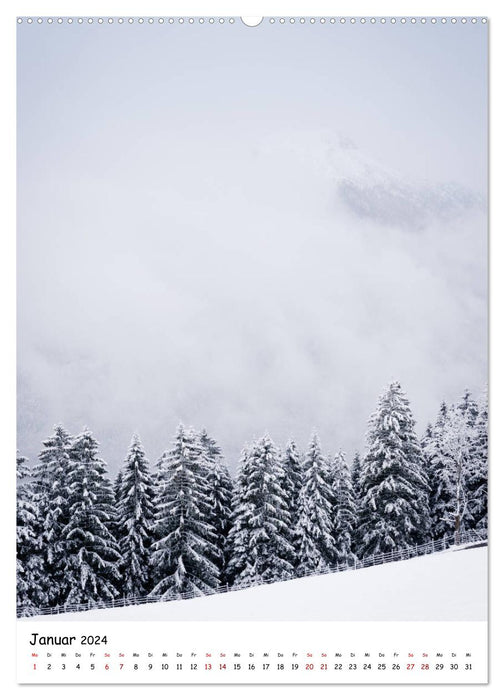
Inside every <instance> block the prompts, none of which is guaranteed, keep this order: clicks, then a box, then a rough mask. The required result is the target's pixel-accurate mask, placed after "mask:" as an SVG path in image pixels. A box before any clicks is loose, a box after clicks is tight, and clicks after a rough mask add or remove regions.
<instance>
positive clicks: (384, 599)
mask: <svg viewBox="0 0 504 700" xmlns="http://www.w3.org/2000/svg"><path fill="white" fill-rule="evenodd" d="M31 619H39V620H42V619H45V620H47V619H50V618H48V617H47V616H44V617H38V618H31ZM54 619H57V620H61V621H65V620H81V621H85V620H96V621H114V620H116V621H123V620H131V621H147V620H148V621H154V622H155V621H167V620H193V621H196V620H197V621H209V620H217V621H232V620H252V621H266V620H270V621H281V620H311V621H319V620H321V621H323V620H341V621H352V620H355V621H358V620H359V621H362V620H369V621H377V620H389V621H405V620H424V621H427V620H438V621H442V620H459V621H469V620H486V619H487V547H478V548H475V549H465V550H458V551H448V552H440V553H437V554H430V555H427V556H423V557H416V558H414V559H409V560H407V561H401V562H394V563H391V564H382V565H380V566H374V567H370V568H367V569H359V570H357V571H353V570H350V571H344V572H341V573H335V574H325V575H321V576H310V577H305V578H301V579H295V580H292V581H284V582H281V583H274V584H270V585H265V586H256V587H254V588H248V589H245V590H242V591H233V592H230V593H221V594H218V595H212V596H207V597H200V598H193V599H190V600H180V601H178V600H177V601H170V602H167V603H150V604H147V605H133V606H128V607H124V608H110V609H104V610H92V611H89V612H80V613H66V614H61V615H58V616H57V617H55V618H54Z"/></svg>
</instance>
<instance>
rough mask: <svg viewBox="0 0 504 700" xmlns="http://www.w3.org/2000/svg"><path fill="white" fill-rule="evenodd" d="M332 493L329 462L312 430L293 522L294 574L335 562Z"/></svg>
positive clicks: (324, 566) (304, 573)
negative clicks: (296, 517) (295, 521)
mask: <svg viewBox="0 0 504 700" xmlns="http://www.w3.org/2000/svg"><path fill="white" fill-rule="evenodd" d="M333 529H334V526H333V492H332V487H331V474H330V470H329V465H328V464H327V462H326V459H325V457H324V456H323V455H322V450H321V447H320V441H319V438H318V435H317V434H316V433H315V432H314V433H313V435H312V437H311V440H310V444H309V445H308V450H307V452H306V454H305V458H304V462H303V483H302V486H301V491H300V494H299V510H298V520H297V523H296V551H297V553H298V557H299V560H298V561H299V564H298V567H297V573H298V575H299V576H304V575H306V574H309V573H313V572H316V571H322V570H324V569H325V568H326V567H328V566H332V565H334V564H335V562H336V543H335V541H334V537H333Z"/></svg>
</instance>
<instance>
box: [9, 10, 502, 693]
mask: <svg viewBox="0 0 504 700" xmlns="http://www.w3.org/2000/svg"><path fill="white" fill-rule="evenodd" d="M378 11H379V13H380V14H383V15H384V16H393V15H397V16H400V15H402V14H409V15H418V16H421V15H432V16H440V15H443V14H444V15H446V16H450V15H455V16H462V15H467V16H470V15H473V14H476V15H477V16H488V17H489V18H490V23H491V24H490V30H491V37H492V38H491V41H490V51H491V65H492V66H493V68H494V70H493V71H492V70H491V71H490V78H491V89H492V99H491V121H492V123H493V124H498V123H504V97H503V93H502V90H501V89H500V88H499V77H500V72H499V71H498V70H496V66H498V65H504V32H503V26H504V8H503V5H502V3H499V4H497V3H495V2H494V0H483V1H481V0H480V1H479V2H477V3H476V2H475V1H472V2H468V1H467V0H459V1H447V0H443V1H442V2H435V1H433V0H429V1H424V2H421V1H418V0H415V2H408V3H407V4H406V3H405V2H404V0H393V1H391V0H383V2H380V3H377V2H376V0H367V1H365V2H364V1H360V0H354V1H352V0H342V1H340V2H338V3H337V5H336V3H335V2H332V1H329V0H312V1H311V2H310V3H308V2H306V1H304V2H300V1H299V0H290V1H286V0H263V1H262V2H261V1H259V0H247V1H243V2H241V1H239V2H237V1H236V0H235V1H233V0H224V1H223V0H219V1H216V2H212V3H209V2H208V0H185V1H184V0H179V1H178V2H171V1H170V0H164V1H162V0H157V1H153V0H144V2H142V3H140V2H138V1H137V0H123V1H122V2H121V1H118V0H107V1H103V2H97V1H96V0H87V1H86V2H84V1H83V0H75V1H74V2H72V4H71V9H70V7H69V4H68V2H67V1H65V0H60V1H59V2H54V1H52V0H48V2H44V3H41V2H40V0H39V1H35V0H32V1H31V2H25V0H21V1H17V0H4V2H3V3H2V5H1V7H0V18H1V20H2V21H1V22H0V58H1V60H0V66H1V68H0V70H1V71H2V78H3V80H2V85H3V86H4V90H3V95H2V96H3V98H4V100H3V102H4V106H3V109H2V110H1V111H0V119H1V126H2V128H1V129H0V139H1V142H0V147H1V149H2V154H3V155H4V158H3V162H2V169H1V174H2V180H1V184H2V192H3V194H4V206H3V207H2V210H1V216H2V223H3V227H2V230H3V231H4V235H3V236H2V249H1V255H0V285H1V287H0V298H1V299H2V320H3V330H4V334H3V335H4V342H3V343H1V344H0V379H1V385H2V387H3V388H4V391H3V397H2V402H1V403H0V425H1V426H2V433H1V435H2V438H3V444H4V447H5V450H6V452H5V453H6V454H9V455H12V456H13V455H14V454H15V434H16V433H15V371H16V362H15V306H14V299H15V272H14V270H15V266H14V261H15V235H14V231H15V179H14V172H15V133H16V119H15V34H14V28H13V27H14V21H15V17H16V16H17V15H24V16H28V15H31V14H33V15H39V14H44V15H51V14H53V15H58V14H62V15H65V14H68V13H69V12H71V14H72V15H76V16H78V15H99V14H109V15H112V16H114V15H118V14H131V15H133V16H134V15H139V14H149V15H153V16H156V15H162V16H166V15H167V14H171V15H173V16H177V15H185V16H187V15H191V14H194V15H204V16H205V15H208V14H216V15H218V14H220V15H223V16H229V15H232V16H238V15H242V16H262V15H282V14H292V15H307V14H311V15H314V16H319V15H332V14H335V13H337V14H339V15H350V14H354V15H357V16H359V15H364V16H371V15H376V14H377V12H378ZM492 153H494V154H497V153H498V154H500V156H501V157H500V158H499V159H497V158H495V157H494V158H493V159H492V158H491V159H490V163H491V175H492V179H491V198H490V201H491V202H492V205H491V209H490V222H491V227H492V230H493V231H494V232H495V231H502V230H504V211H503V204H502V197H501V190H502V186H503V183H504V165H503V158H502V154H503V153H504V134H503V132H502V130H501V131H500V132H499V130H498V129H496V128H495V129H493V131H492ZM492 195H493V196H492ZM5 232H7V233H6V234H5ZM491 250H492V258H491V263H492V264H491V299H492V304H491V307H490V308H491V323H492V336H491V357H502V356H504V330H503V328H502V324H501V323H500V322H499V310H501V309H502V305H503V304H504V275H502V274H499V272H500V268H501V266H502V265H503V264H504V241H503V239H502V236H496V235H493V237H492V241H491ZM496 273H497V274H496ZM491 373H492V375H491V376H492V381H491V395H490V401H491V412H490V422H491V438H492V439H491V459H490V463H491V464H494V465H495V464H497V463H498V462H502V461H503V459H504V447H503V442H502V440H503V437H501V436H502V430H501V431H498V430H497V429H496V426H498V425H502V424H503V422H504V411H503V409H502V404H501V399H500V396H502V395H503V391H504V368H503V366H502V363H500V366H499V364H498V363H497V362H493V363H492V365H491ZM499 433H500V434H499ZM499 457H500V458H501V459H499ZM12 472H13V470H12ZM490 478H491V485H492V488H491V493H490V514H492V512H494V509H493V508H492V505H494V506H495V505H496V504H497V494H498V493H504V475H503V473H502V470H498V469H493V470H492V469H491V474H490ZM5 479H6V481H7V489H5V490H4V494H6V496H5V497H4V498H5V502H4V508H2V516H1V517H2V525H3V528H2V532H3V533H4V551H5V552H6V553H7V552H8V556H7V554H6V558H7V559H8V561H7V562H5V564H6V566H5V569H4V571H5V572H8V571H10V572H11V575H10V576H9V575H8V574H7V573H6V574H4V576H3V577H1V579H0V587H1V588H0V594H1V597H0V600H1V601H2V605H3V610H2V612H3V620H4V624H3V626H2V628H3V633H2V635H1V638H0V639H1V641H0V658H1V660H2V667H3V673H2V687H3V689H5V690H6V692H7V693H8V696H9V697H16V698H17V697H22V698H24V697H32V696H33V692H34V690H35V689H34V686H17V685H16V681H15V659H16V644H15V641H14V640H15V635H16V619H15V616H14V615H15V613H14V609H15V606H14V600H15V576H14V574H12V571H13V570H14V559H15V546H14V542H15V540H14V523H15V515H14V514H15V498H14V493H15V477H14V474H13V473H10V472H8V470H7V474H6V475H5ZM7 494H10V496H11V497H10V499H9V498H8V497H7ZM499 527H502V525H500V523H499V522H497V521H496V520H495V519H492V518H491V530H492V535H493V538H495V541H498V540H500V539H501V538H500V537H499V534H500V535H504V533H503V532H502V531H501V532H500V533H499V531H498V530H499ZM501 556H502V555H501V554H499V552H494V551H493V550H492V562H491V568H490V573H491V592H492V590H494V591H496V593H497V591H498V590H502V586H499V585H498V581H499V582H500V577H499V574H501V573H502V571H503V565H502V559H501ZM9 561H10V563H11V564H12V566H11V567H9V565H8V564H9ZM11 601H12V602H11ZM491 617H492V619H493V620H495V621H498V620H503V619H504V603H503V601H502V596H501V595H497V594H496V595H495V596H494V597H493V598H492V616H491ZM498 630H499V625H498V623H497V622H496V624H490V659H491V661H490V685H488V686H484V687H482V686H480V687H478V690H477V693H478V697H479V694H480V693H482V694H485V695H486V697H500V695H501V693H502V691H503V689H504V664H503V663H502V659H501V658H500V653H502V652H501V651H500V650H501V649H502V638H501V637H499V636H498ZM499 647H500V648H499ZM283 690H284V692H285V697H289V699H290V698H298V697H299V698H304V697H305V695H306V690H305V689H303V687H293V686H290V687H289V688H285V689H283ZM193 691H194V688H193V687H190V686H187V687H181V686H179V687H178V688H177V698H184V697H190V696H191V695H193ZM274 692H275V697H278V696H279V695H280V696H284V692H282V689H281V688H275V689H274ZM369 692H370V688H369V686H368V687H364V688H363V687H362V686H358V685H356V686H346V687H345V698H346V697H360V696H361V694H362V693H365V694H366V695H369ZM428 692H429V697H430V698H431V699H432V700H435V698H437V697H439V698H441V697H442V698H443V700H446V699H447V698H450V697H452V696H453V697H454V698H455V697H456V698H457V700H458V699H459V698H464V697H467V698H471V700H473V698H474V696H475V689H474V687H472V686H442V687H429V689H428ZM36 693H37V698H40V699H41V700H44V699H45V698H51V699H52V698H54V697H61V698H66V697H67V696H68V687H67V686H59V687H55V686H50V687H37V688H36ZM149 693H150V694H151V696H159V697H163V698H166V690H165V687H164V686H163V687H159V686H150V687H149ZM238 693H239V695H240V698H248V697H254V698H255V697H256V696H257V689H256V688H255V686H241V687H240V689H239V690H238V689H237V688H236V687H233V686H229V687H227V688H223V687H220V686H219V687H215V688H211V687H209V688H207V689H206V690H205V697H206V698H214V697H215V698H217V697H218V698H222V697H230V698H231V697H235V696H236V695H237V694H238ZM317 693H318V695H319V696H322V695H324V696H325V695H327V697H334V688H333V687H332V686H331V687H327V686H326V687H318V688H317ZM372 693H373V700H381V699H382V698H387V700H388V698H390V697H391V696H394V694H397V697H401V698H402V697H403V695H404V688H402V686H400V685H397V686H382V687H376V688H373V690H372ZM408 694H409V695H410V696H411V695H413V696H414V695H416V694H418V697H422V698H424V697H425V688H424V687H423V686H421V685H420V686H409V687H408ZM88 695H89V689H88V688H87V687H86V686H73V687H72V696H73V697H74V698H79V697H88ZM120 695H121V698H129V697H132V698H133V697H135V698H137V696H138V686H130V687H125V686H122V687H121V691H120ZM265 695H266V697H268V694H267V693H266V694H265Z"/></svg>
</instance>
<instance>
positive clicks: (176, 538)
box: [17, 382, 488, 614]
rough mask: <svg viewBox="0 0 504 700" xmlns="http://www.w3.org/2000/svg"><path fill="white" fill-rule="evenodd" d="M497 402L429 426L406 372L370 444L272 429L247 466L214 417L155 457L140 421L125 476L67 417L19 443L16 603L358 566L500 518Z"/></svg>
mask: <svg viewBox="0 0 504 700" xmlns="http://www.w3.org/2000/svg"><path fill="white" fill-rule="evenodd" d="M487 455H488V400H487V396H486V393H485V394H484V395H483V396H482V397H481V398H480V399H479V400H475V399H474V398H473V397H472V396H471V395H470V393H469V392H468V391H466V392H465V393H464V395H463V396H462V398H461V400H460V401H459V402H458V403H454V404H452V405H447V404H446V403H442V405H441V407H440V409H439V413H438V415H437V416H435V417H434V420H433V421H432V423H430V424H429V425H428V426H427V429H426V431H425V434H424V435H423V436H420V437H419V436H418V435H417V433H416V431H415V420H414V418H413V415H412V411H411V408H410V404H409V401H408V399H407V397H406V395H405V393H404V391H403V390H402V389H401V386H400V384H399V383H398V382H392V383H391V384H390V385H389V386H388V387H387V388H386V390H385V391H384V393H383V394H382V395H381V396H380V397H379V399H378V404H377V408H376V410H375V412H374V413H373V414H372V416H371V418H370V420H369V426H368V433H367V436H366V450H365V452H364V454H362V455H359V454H356V455H354V456H353V457H351V458H349V457H348V456H347V455H346V454H345V452H344V451H343V450H339V451H338V452H337V453H336V454H334V455H328V454H325V453H324V452H323V449H322V446H321V443H320V439H319V437H318V435H317V433H316V432H314V433H313V434H312V437H311V439H310V442H309V445H308V446H307V448H306V450H305V451H304V452H303V451H302V450H301V449H300V446H299V445H296V443H295V442H294V440H290V441H289V442H288V443H287V445H286V446H285V448H284V449H280V448H279V447H278V446H277V445H275V443H274V442H273V440H272V439H271V437H270V436H269V435H268V434H265V435H264V436H262V437H260V438H259V439H256V440H254V441H252V442H250V443H249V444H247V445H245V447H244V448H243V451H242V455H241V460H240V464H239V467H238V472H237V475H236V478H232V477H231V476H230V472H229V470H228V467H227V465H226V461H225V459H224V456H223V453H222V451H221V449H220V447H219V445H218V444H217V443H216V441H215V440H214V439H213V438H212V437H211V436H210V435H209V434H208V433H207V432H206V430H204V429H203V430H200V431H198V430H195V429H193V428H189V427H186V426H183V425H179V426H178V428H177V431H176V434H175V436H174V438H173V442H172V444H171V445H170V446H168V447H167V449H166V451H165V452H164V453H163V454H162V455H161V457H160V458H159V460H158V461H157V463H156V464H155V465H154V468H153V469H152V470H151V469H150V467H149V463H148V460H147V458H146V454H145V450H144V447H143V445H142V443H141V441H140V438H139V436H138V435H133V438H132V440H131V444H130V446H129V449H128V451H127V454H126V458H125V460H124V463H123V465H122V467H121V468H120V470H119V472H118V474H117V477H116V478H115V481H114V483H112V481H111V479H110V477H109V475H108V473H107V465H106V464H105V462H104V461H103V460H102V459H101V457H100V453H99V444H98V442H97V440H96V438H95V437H94V436H93V434H92V433H91V431H90V430H87V429H85V430H84V431H83V432H82V433H81V434H79V435H75V436H72V435H70V434H69V433H68V432H67V431H66V430H65V429H64V428H63V427H62V426H61V425H58V426H56V427H55V428H54V431H53V434H52V435H51V436H49V437H48V438H47V439H46V440H44V442H43V446H42V449H41V451H40V454H39V458H38V460H37V463H36V464H34V465H33V466H30V465H29V464H28V461H27V460H26V459H25V458H24V457H23V456H21V455H20V454H19V453H18V456H17V598H18V600H17V602H18V606H19V608H20V609H22V610H23V613H24V614H27V613H29V612H30V611H33V612H36V611H37V609H39V608H41V607H47V606H57V605H62V604H76V603H77V604H78V603H91V604H100V605H102V604H103V605H106V604H107V603H111V601H112V600H114V599H116V598H119V597H125V598H134V597H139V596H146V595H150V594H152V595H155V596H157V597H158V599H163V598H165V599H167V600H169V599H173V598H174V597H187V596H188V595H189V596H191V595H205V594H208V593H211V592H212V591H214V590H215V589H216V588H218V587H220V586H222V585H228V586H230V587H231V586H233V585H236V586H240V587H243V586H249V585H250V586H252V585H257V584H261V583H265V582H272V581H277V580H280V579H282V578H292V577H293V576H294V577H295V576H304V575H307V574H314V573H317V572H318V571H320V572H322V571H324V570H327V567H330V566H343V567H345V566H347V565H352V564H353V563H355V562H356V561H358V560H360V559H363V558H364V557H368V556H370V555H373V554H381V553H387V552H393V551H394V550H398V549H403V548H405V547H410V546H411V547H413V546H415V545H418V544H422V543H425V542H428V541H430V540H432V539H439V538H443V537H445V536H446V537H450V536H454V538H455V542H456V541H457V538H458V537H459V536H460V535H461V533H462V532H464V531H466V530H469V529H471V530H479V531H484V530H486V528H487V461H488V457H487Z"/></svg>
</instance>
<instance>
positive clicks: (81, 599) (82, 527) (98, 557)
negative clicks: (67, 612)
mask: <svg viewBox="0 0 504 700" xmlns="http://www.w3.org/2000/svg"><path fill="white" fill-rule="evenodd" d="M98 447H99V446H98V442H97V441H96V439H95V438H94V437H93V435H92V433H91V431H89V430H87V429H85V430H84V431H83V432H82V433H81V434H80V435H78V436H77V437H76V438H75V439H74V441H73V443H72V445H71V447H70V450H69V457H70V469H69V521H68V524H67V525H66V526H65V528H64V529H63V537H64V538H65V540H66V544H65V558H64V564H63V572H64V580H65V591H64V601H65V602H67V603H86V602H92V603H98V602H106V601H110V600H111V599H112V598H115V597H116V596H117V595H118V593H119V581H120V574H119V570H118V564H119V560H120V554H119V550H118V545H117V542H116V540H115V538H114V536H113V534H112V532H111V526H112V525H113V523H114V520H115V518H116V512H115V508H114V506H113V495H112V485H111V483H110V481H109V479H108V476H107V472H106V466H105V462H104V461H103V460H102V459H101V458H100V456H99V454H98Z"/></svg>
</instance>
